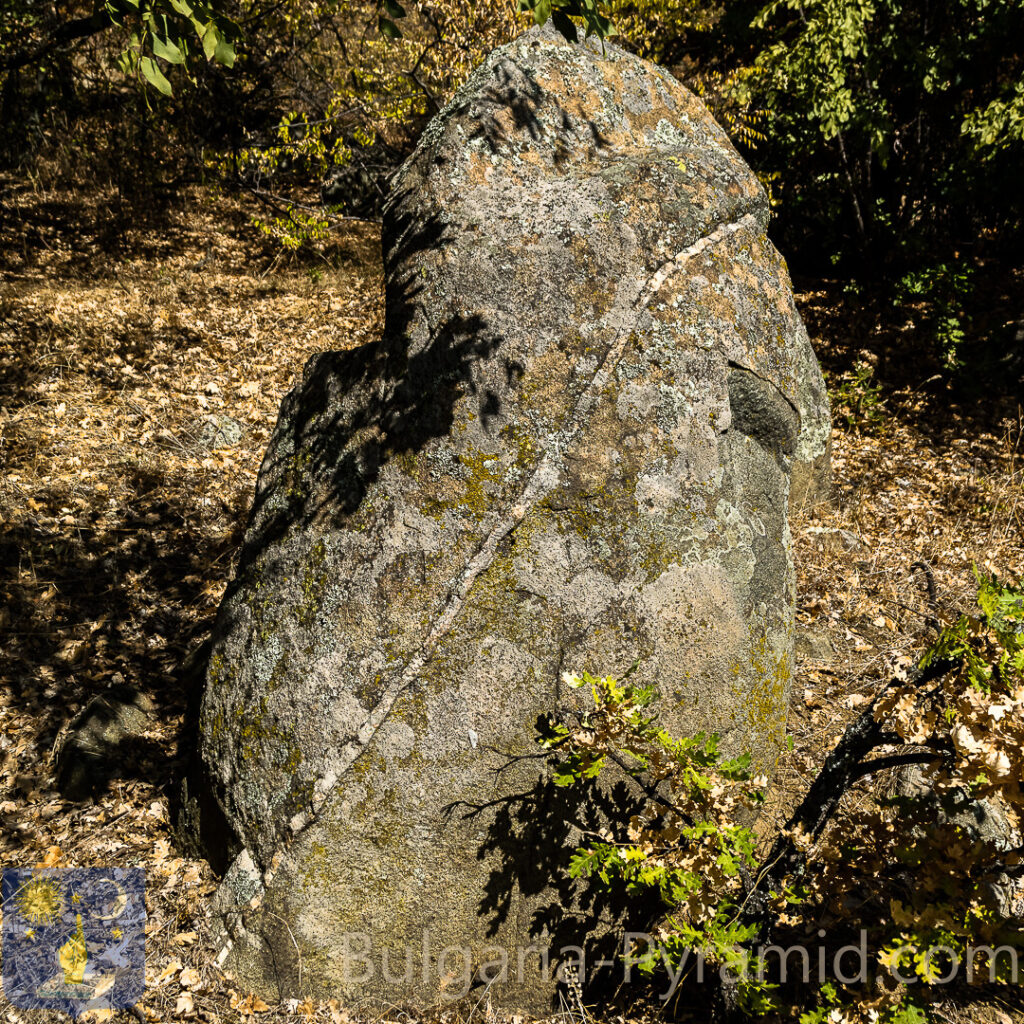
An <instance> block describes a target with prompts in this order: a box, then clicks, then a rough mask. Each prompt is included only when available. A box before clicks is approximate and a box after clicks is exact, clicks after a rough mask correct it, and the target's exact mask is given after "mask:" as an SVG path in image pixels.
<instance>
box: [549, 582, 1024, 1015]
mask: <svg viewBox="0 0 1024 1024" xmlns="http://www.w3.org/2000/svg"><path fill="white" fill-rule="evenodd" d="M977 600H978V606H977V610H976V611H974V612H972V613H971V614H963V615H960V616H959V617H958V618H957V619H956V620H955V621H952V622H947V623H946V624H945V626H944V628H942V629H941V632H940V633H939V636H938V638H937V639H936V640H935V642H934V643H933V644H931V646H930V647H929V648H928V649H927V651H926V652H925V654H924V656H923V657H922V658H921V659H920V661H919V662H918V664H917V665H916V666H914V667H911V668H909V669H907V668H898V669H897V670H896V671H895V673H894V675H893V676H892V678H891V679H889V680H888V681H887V682H885V683H884V684H883V685H882V686H881V687H880V689H879V691H878V693H877V695H876V696H875V698H874V700H872V701H871V703H870V704H869V706H868V707H867V709H866V710H865V711H864V712H863V713H862V714H860V715H859V716H858V717H857V718H856V719H855V720H854V721H853V722H851V723H850V725H849V726H848V727H847V729H846V730H845V732H844V733H843V735H842V737H841V738H840V739H839V741H838V743H837V744H836V746H835V747H834V748H833V750H832V751H831V753H830V754H829V755H828V757H827V758H826V760H825V762H824V765H823V766H822V768H821V771H820V772H819V774H818V775H817V777H816V778H815V779H814V781H813V782H812V783H811V785H810V786H809V787H808V789H807V790H806V792H805V793H804V795H803V797H802V798H801V800H800V801H799V803H798V805H797V807H796V809H795V810H794V811H793V813H792V815H791V816H790V818H789V820H788V821H787V822H786V824H785V825H784V826H783V827H782V828H780V829H778V830H777V831H776V832H774V833H770V834H764V829H763V828H762V829H761V830H757V829H755V823H754V822H753V821H752V816H751V814H750V811H751V810H752V809H754V808H756V807H757V806H758V804H759V803H760V802H761V801H762V799H763V795H764V790H765V787H766V785H767V780H766V779H765V778H764V777H755V776H753V775H752V773H751V770H750V763H751V760H750V757H749V755H745V756H743V757H738V758H737V757H732V758H727V757H725V756H724V755H723V753H722V750H721V743H720V738H719V737H718V736H716V735H705V734H698V735H697V736H693V737H689V738H684V739H680V738H677V737H673V736H671V735H670V734H669V733H667V732H666V731H665V730H664V729H662V728H661V727H660V726H659V725H658V722H657V715H656V713H655V712H654V711H653V710H652V708H653V705H654V702H655V699H656V694H655V692H654V691H653V690H652V689H651V688H644V687H637V686H634V685H632V684H631V683H630V682H629V681H628V678H627V679H626V680H623V681H619V680H617V679H615V678H613V677H610V676H604V677H598V676H592V675H590V674H589V673H587V672H583V673H581V674H579V675H576V674H568V675H566V676H565V677H564V681H565V682H566V683H567V684H568V685H569V686H572V687H575V688H581V689H583V688H586V689H589V691H590V695H591V698H592V702H593V706H592V707H591V708H589V709H588V710H587V711H586V712H585V713H583V714H581V715H578V716H576V717H574V718H573V719H571V720H569V719H562V720H554V719H548V720H547V721H546V722H545V723H544V725H543V728H542V729H541V730H540V736H539V742H540V744H541V746H542V747H543V748H544V749H546V750H547V751H549V752H550V755H551V759H552V773H553V779H554V781H555V783H556V784H557V785H560V786H572V785H576V784H577V783H580V782H582V781H583V780H585V779H594V778H596V777H598V776H600V775H601V774H602V772H605V771H607V770H613V771H618V772H624V773H626V775H628V776H630V777H631V778H632V779H633V781H634V783H635V784H636V785H637V786H638V787H640V789H641V791H642V792H643V793H644V794H645V797H646V804H645V806H644V809H643V810H642V812H641V813H638V814H634V815H633V816H632V817H631V818H630V819H629V820H628V821H615V820H613V821H609V822H608V824H607V826H606V827H605V828H603V829H602V830H601V831H600V834H593V835H588V836H585V842H584V843H583V844H582V845H581V846H580V847H579V848H578V849H577V850H576V852H575V854H574V855H573V858H572V860H571V866H570V872H571V874H572V875H574V876H576V877H587V878H591V879H596V880H597V881H598V882H599V883H600V884H602V885H604V886H607V887H609V888H617V887H625V888H626V889H627V890H628V891H630V892H633V893H637V894H648V895H649V894H657V895H658V896H659V897H660V898H661V901H662V903H663V905H664V907H665V915H664V919H663V920H662V922H661V925H660V927H659V928H658V929H657V930H656V931H655V933H654V935H652V936H648V937H647V938H646V946H645V947H644V948H641V949H635V950H633V951H632V953H631V954H630V959H631V962H632V964H633V965H634V966H638V967H639V968H640V969H641V970H644V971H647V972H648V973H649V974H652V975H654V974H657V973H659V972H667V974H668V976H669V977H670V978H672V977H676V978H677V979H678V976H679V974H680V971H679V968H680V966H681V965H683V964H684V963H685V962H686V959H687V957H688V956H689V955H690V954H692V953H696V954H697V955H698V956H699V957H700V958H701V959H702V961H703V963H704V964H706V965H708V966H709V967H710V968H712V969H711V970H706V971H705V972H704V977H705V978H706V979H707V980H708V983H710V984H714V985H715V986H716V992H715V997H714V1000H713V1005H714V1006H715V1008H716V1010H715V1012H716V1017H717V1018H718V1019H719V1020H741V1019H744V1018H746V1017H748V1016H756V1015H761V1014H766V1013H777V1014H781V1015H782V1016H783V1017H784V1018H791V1019H799V1021H800V1022H801V1024H817V1022H820V1021H825V1020H829V1021H851V1022H852V1021H854V1020H859V1019H861V1018H862V1016H863V1014H864V1013H869V1015H870V1014H874V1016H873V1017H872V1018H871V1019H873V1020H881V1021H891V1022H893V1024H896V1022H906V1021H909V1020H919V1021H925V1020H930V1019H931V1016H930V1013H929V1006H930V1004H932V1003H933V1002H935V1001H936V1000H938V999H939V998H948V997H949V996H950V995H951V994H955V995H957V996H958V997H963V996H964V995H965V993H966V991H967V989H966V986H968V985H970V984H971V983H978V982H979V981H986V982H1008V981H1014V980H1016V978H1015V977H1014V975H1015V974H1016V973H1017V959H1018V950H1019V949H1020V948H1021V946H1022V945H1024V930H1022V929H1021V927H1020V924H1019V915H1018V914H1015V912H1014V910H1013V908H1014V907H1015V906H1017V905H1018V904H1020V903H1021V902H1024V885H1022V878H1024V857H1022V855H1024V846H1022V845H1021V834H1020V819H1021V811H1022V809H1024V792H1022V786H1021V780H1022V778H1024V592H1022V591H1021V589H1020V588H1019V587H1016V586H1008V585H1005V584H1001V583H1000V582H999V581H998V580H996V579H995V578H994V577H982V576H978V598H977ZM610 766H611V767H610ZM909 766H914V769H913V770H914V772H915V776H916V780H917V786H916V788H915V789H914V790H913V791H912V792H911V793H910V795H907V794H906V793H904V794H903V795H897V796H894V797H882V796H877V795H873V794H877V793H878V792H879V787H877V786H876V787H873V788H872V789H871V790H870V791H869V790H867V789H865V787H863V786H858V783H860V782H862V780H864V779H866V778H867V777H869V776H878V775H879V774H880V773H892V772H900V771H902V772H905V771H907V769H908V767H909ZM965 807H967V808H968V809H973V810H975V811H977V809H978V808H983V809H987V810H986V813H987V814H988V816H989V819H990V820H991V821H996V822H998V823H999V828H996V829H993V828H986V829H981V828H976V827H972V825H971V822H970V819H969V817H968V816H966V815H965V813H964V808H965ZM1015 918H1017V919H1016V920H1015ZM851 941H854V942H856V945H853V946H851ZM769 947H771V950H773V951H778V950H779V949H780V948H782V949H790V950H792V949H797V948H800V949H803V950H807V951H809V953H810V956H809V958H808V962H809V963H810V964H811V965H812V973H814V977H808V976H805V977H804V978H803V979H802V981H801V979H800V978H796V979H794V977H793V972H792V971H791V972H790V974H789V976H787V975H786V973H785V970H784V969H782V970H780V968H781V967H782V966H783V961H782V960H781V959H780V957H779V956H778V955H777V953H776V955H775V956H770V955H767V954H768V952H770V950H769ZM843 947H845V949H846V950H849V949H851V948H853V949H857V950H860V949H864V950H865V952H864V953H862V954H861V959H862V969H861V970H860V971H859V972H856V976H852V975H853V973H854V972H852V971H851V970H849V969H848V968H843V967H842V966H841V960H840V959H839V958H838V957H837V952H840V953H841V951H842V950H843ZM819 962H820V963H822V964H828V965H831V967H830V968H829V970H830V971H831V972H832V976H831V977H828V978H818V977H817V968H816V967H815V966H814V965H816V964H818V963H819ZM667 992H668V993H669V994H671V995H673V996H675V997H676V998H680V997H681V995H682V993H681V992H677V991H676V988H675V984H673V985H672V986H671V987H670V988H669V989H668V990H667ZM703 1002H704V1003H705V1005H706V996H705V998H704V1000H703ZM864 1019H866V1018H864Z"/></svg>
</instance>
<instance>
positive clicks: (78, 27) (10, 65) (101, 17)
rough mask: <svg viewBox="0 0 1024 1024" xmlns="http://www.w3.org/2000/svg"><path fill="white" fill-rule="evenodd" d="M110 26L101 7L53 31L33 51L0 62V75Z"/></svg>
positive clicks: (16, 54)
mask: <svg viewBox="0 0 1024 1024" xmlns="http://www.w3.org/2000/svg"><path fill="white" fill-rule="evenodd" d="M112 24H113V22H112V21H111V20H110V15H109V14H107V12H106V11H105V10H103V8H102V7H101V8H100V9H99V10H97V11H94V12H93V13H92V14H90V15H89V16H88V17H87V18H75V19H73V20H72V21H67V22H65V23H64V24H63V25H59V26H58V27H57V28H56V29H54V31H53V32H52V33H51V34H50V37H49V38H48V39H47V40H46V41H45V42H43V43H40V44H39V45H38V46H36V47H35V48H34V49H30V50H22V51H21V52H20V53H15V54H12V55H11V56H9V57H5V58H4V59H3V60H0V74H6V73H9V72H11V71H18V70H20V69H21V68H24V67H28V66H29V65H32V64H38V63H39V62H40V61H41V60H43V59H44V58H45V57H48V56H49V55H50V54H51V53H53V52H54V50H59V49H60V48H61V47H62V46H67V45H68V43H73V42H75V41H76V40H78V39H87V38H88V37H89V36H94V35H96V34H97V33H99V32H102V31H104V29H108V28H110V26H111V25H112Z"/></svg>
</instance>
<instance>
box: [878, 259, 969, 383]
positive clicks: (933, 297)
mask: <svg viewBox="0 0 1024 1024" xmlns="http://www.w3.org/2000/svg"><path fill="white" fill-rule="evenodd" d="M974 287H975V270H974V267H972V266H971V265H970V264H963V263H952V262H950V263H939V264H935V265H929V266H923V267H919V268H917V269H916V270H911V271H909V272H908V273H906V274H904V275H903V276H902V277H901V278H900V279H899V281H898V282H897V284H896V289H895V291H896V294H895V297H894V299H893V303H894V305H896V306H897V307H901V306H908V305H912V304H916V305H917V307H918V308H922V307H923V310H924V312H925V318H926V324H927V327H928V328H929V329H930V331H931V333H932V336H933V338H934V344H935V349H936V351H937V352H938V353H939V354H940V355H941V358H942V361H943V364H944V365H945V366H946V368H947V369H950V370H954V369H957V368H958V367H961V366H962V365H963V357H962V354H961V346H962V345H963V344H964V342H965V340H966V339H967V336H968V331H969V329H970V314H969V312H968V310H969V308H970V300H971V298H972V296H973V294H974Z"/></svg>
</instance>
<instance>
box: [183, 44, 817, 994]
mask: <svg viewBox="0 0 1024 1024" xmlns="http://www.w3.org/2000/svg"><path fill="white" fill-rule="evenodd" d="M767 220H768V207H767V203H766V200H765V196H764V194H763V192H762V190H761V188H760V186H759V184H758V182H757V180H756V178H755V177H754V175H753V174H752V173H751V171H750V170H749V169H748V168H747V167H746V165H745V164H744V163H743V161H742V160H741V159H740V157H739V156H738V154H737V153H736V152H735V150H734V149H733V148H732V146H731V145H730V144H729V142H728V140H727V139H726V136H725V135H724V134H723V132H722V131H721V129H719V127H718V126H717V125H716V124H715V122H714V121H713V120H712V118H711V116H710V115H709V114H708V112H707V111H706V110H705V108H704V107H703V106H702V104H701V103H700V102H699V100H697V99H696V98H695V97H694V96H692V95H691V94H690V93H689V92H687V91H686V90H685V89H684V88H683V87H682V86H680V85H679V84H678V83H677V82H676V81H675V80H674V79H673V78H672V77H671V76H669V75H668V74H667V73H666V72H663V71H661V70H659V69H658V68H656V67H653V66H652V65H650V64H647V63H644V62H642V61H640V60H638V59H636V58H634V57H632V56H630V55H628V54H626V53H625V52H623V51H621V50H619V49H617V48H616V47H614V46H609V47H608V48H607V53H606V54H602V52H601V49H600V46H589V45H582V44H581V45H570V44H567V43H565V42H564V41H563V40H561V38H560V37H558V36H556V35H554V34H551V33H549V32H540V31H537V30H532V31H531V32H528V33H526V34H525V35H524V36H522V37H521V38H520V39H518V40H517V41H516V42H514V43H512V44H510V45H508V46H505V47H502V48H500V49H498V50H496V51H495V52H494V53H492V54H491V55H490V57H489V58H488V59H487V60H486V61H485V63H484V64H483V65H482V66H481V67H480V68H479V69H478V70H477V71H476V72H475V73H474V74H473V76H472V77H471V78H470V79H469V81H468V82H467V83H466V84H465V86H464V87H463V88H462V89H460V90H459V92H458V93H457V95H456V96H455V97H454V99H453V100H452V102H451V103H449V104H448V106H446V107H445V109H444V110H443V111H442V112H441V113H440V114H439V115H438V116H437V117H436V118H435V119H434V121H433V122H432V123H431V124H430V125H429V126H428V128H427V129H426V131H425V132H424V134H423V137H422V139H421V141H420V143H419V146H418V148H417V149H416V151H415V153H414V154H413V156H412V157H411V158H410V159H409V160H408V162H407V163H406V164H405V165H404V167H403V168H402V170H401V171H400V172H399V173H398V175H397V177H396V179H395V181H394V184H393V191H392V195H391V198H390V200H389V202H388V205H387V208H386V211H385V220H384V251H385V261H386V279H387V313H386V325H385V332H384V336H383V338H382V340H380V341H379V342H377V343H374V344H371V345H366V346H363V347H361V348H359V349H355V350H352V351H344V352H334V353H326V354H323V355H321V356H318V357H316V358H314V359H313V360H311V361H310V363H309V365H308V366H307V368H306V371H305V376H304V379H303V382H302V383H301V385H299V386H298V387H297V388H296V389H295V390H294V391H293V392H292V393H291V394H290V395H289V396H288V397H287V398H286V399H285V401H284V404H283V406H282V409H281V415H280V419H279V422H278V425H277V429H276V432H275V434H274V437H273V440H272V442H271V445H270V448H269V450H268V452H267V455H266V459H265V461H264V464H263V468H262V471H261V474H260V480H259V485H258V488H257V494H256V499H255V508H254V511H253V515H252V519H251V522H250V525H249V528H248V534H247V539H246V544H245V547H244V551H243V554H242V558H241V564H240V567H239V571H238V576H237V579H236V581H235V583H234V584H233V585H232V587H231V589H230V591H229V593H228V595H227V596H226V598H225V600H224V603H223V606H222V608H221V612H220V616H219V619H218V622H217V626H216V630H215V634H214V643H213V648H212V655H211V659H210V662H209V668H208V671H207V679H206V690H205V696H204V701H203V706H202V712H201V722H200V725H201V746H202V755H203V760H204V762H205V765H206V772H207V775H208V783H209V785H210V786H211V787H212V788H213V791H214V792H215V794H216V796H217V799H218V801H219V802H220V804H221V806H222V808H223V812H224V814H225V816H226V818H227V820H228V822H229V824H230V826H231V828H232V830H233V831H234V832H235V833H236V835H237V836H238V837H239V839H240V842H241V847H242V849H241V852H240V853H239V855H238V857H237V858H236V859H235V861H234V863H233V865H232V867H231V868H230V870H229V871H228V873H227V875H226V877H225V881H224V883H223V885H222V887H221V891H220V894H219V897H218V909H219V913H220V914H221V918H222V921H223V923H224V928H225V930H224V933H223V941H224V943H225V945H224V960H225V961H226V962H227V964H228V965H229V966H230V967H231V969H232V970H233V971H234V972H235V974H236V975H238V976H239V978H240V980H241V981H242V982H243V983H244V984H246V985H248V986H250V987H253V988H256V989H257V990H259V991H264V992H265V991H267V990H269V991H270V992H271V993H274V992H275V991H279V992H281V994H283V995H286V996H299V997H301V996H302V995H303V994H305V993H307V992H312V993H313V994H315V995H322V996H333V997H338V998H341V999H342V1000H344V1001H348V1002H349V1003H352V1004H355V1003H359V1002H361V1001H364V1000H366V1001H369V1002H370V1003H376V1004H377V1005H380V1004H383V1003H388V1002H390V1003H402V1002H405V1001H409V1002H412V1003H418V1004H421V1005H422V1004H424V1003H432V1002H434V1001H436V1000H437V999H438V998H439V997H446V996H448V995H457V994H459V993H460V992H461V990H462V988H463V981H464V980H465V978H464V974H467V972H468V975H471V976H472V980H474V981H475V982H477V983H479V982H481V979H483V980H486V979H487V978H488V977H490V976H491V975H493V974H494V973H496V972H495V969H494V968H493V967H492V968H491V969H490V974H488V971H487V970H485V969H484V965H485V963H486V962H488V961H493V960H494V959H495V949H494V947H495V946H496V945H500V946H503V947H504V948H505V949H507V950H508V951H509V958H510V959H509V970H508V979H507V980H505V981H502V980H498V981H496V982H494V983H493V984H492V985H491V988H490V989H489V994H490V996H491V997H492V998H493V999H495V1001H496V1002H498V1003H501V1004H503V1005H505V1006H508V1007H523V1008H534V1009H544V1008H546V1007H547V1006H548V1003H549V1000H550V998H551V995H552V991H553V986H552V984H551V983H549V982H547V981H545V979H544V977H543V971H542V970H541V969H540V968H536V969H534V967H536V965H534V961H533V960H532V959H530V958H529V957H527V958H526V961H525V962H526V968H525V971H524V972H523V973H522V974H521V973H520V972H519V971H518V970H517V967H518V966H519V962H520V960H521V959H522V958H523V950H524V948H525V947H527V946H528V945H529V944H530V943H531V941H532V942H534V943H536V944H538V945H541V946H543V945H544V944H545V943H546V942H548V941H551V940H553V938H554V937H555V936H556V934H559V935H567V934H569V933H568V932H566V930H565V928H564V927H562V926H564V924H565V921H566V920H567V918H566V917H565V914H564V911H565V906H564V905H562V903H563V900H562V897H561V896H559V897H558V898H555V899H553V898H552V891H551V890H550V889H548V888H546V881H547V876H546V874H545V872H546V870H547V869H546V868H545V866H544V865H543V864H542V860H543V858H544V857H545V856H546V855H547V854H550V853H557V852H559V851H552V850H550V849H548V848H547V847H548V846H550V845H551V843H553V842H554V840H553V839H552V836H553V835H554V833H551V834H548V833H544V834H543V835H541V834H534V833H532V832H531V831H530V830H529V828H526V829H525V830H524V829H523V828H521V827H520V824H519V822H520V819H519V818H518V817H517V815H516V812H515V810H514V808H515V800H511V799H508V798H509V797H511V796H512V795H513V794H519V793H523V792H527V791H532V792H533V793H534V795H535V797H537V795H538V794H540V795H541V797H542V796H543V793H544V792H545V791H544V789H543V785H541V784H539V783H538V781H537V780H538V775H539V772H540V768H539V765H538V762H537V761H536V760H524V759H520V760H513V761H511V762H510V760H509V759H510V758H515V757H516V756H517V755H529V754H531V753H534V752H535V751H536V747H535V745H534V742H533V737H534V726H535V722H536V720H537V717H538V715H540V714H541V713H542V712H545V711H551V710H553V709H558V708H559V707H562V708H564V707H566V706H568V704H569V702H570V700H575V699H577V697H576V695H573V696H572V697H570V696H569V695H568V694H566V693H563V692H561V684H560V682H559V680H560V674H561V672H562V671H564V670H569V669H571V670H576V669H582V668H588V669H590V670H591V671H595V672H600V673H611V674H619V675H621V674H622V673H624V672H625V671H626V670H627V669H629V667H630V666H631V665H633V664H634V663H635V662H636V663H638V668H637V670H636V676H635V678H638V679H639V680H643V681H650V682H654V683H656V684H657V685H658V687H659V689H660V693H661V702H662V703H661V706H662V712H663V716H664V720H665V722H666V723H667V724H668V725H669V726H670V727H672V728H674V729H676V730H679V731H686V732H693V731H696V730H698V729H708V730H714V731H718V732H721V733H723V734H724V735H725V737H726V744H727V746H728V747H729V748H730V749H732V750H735V751H738V750H740V749H743V748H753V749H754V750H755V752H757V753H758V755H759V756H760V757H761V759H762V760H763V761H764V762H769V761H770V760H771V758H772V757H773V752H774V750H775V747H776V744H777V743H778V742H779V740H780V739H781V737H782V735H783V730H784V722H785V710H786V705H787V698H788V693H789V676H790V667H791V660H792V649H793V599H794V593H793V586H794V584H793V569H792V563H791V558H790V538H789V531H788V527H787V512H788V505H789V501H790V490H791V478H792V477H793V475H794V474H796V475H798V476H799V480H800V488H801V491H802V498H806V497H807V495H810V496H811V497H812V498H813V497H816V496H820V495H821V494H822V493H823V492H824V490H825V488H827V475H828V438H829V426H830V424H829V410H828V403H827V398H826V393H825V389H824V386H823V383H822V377H821V373H820V371H819V368H818V364H817V362H816V360H815V357H814V354H813V352H812V350H811V347H810V345H809V342H808V339H807V334H806V332H805V331H804V328H803V326H802V325H801V322H800V319H799V316H798V314H797V311H796V309H795V307H794V303H793V297H792V294H791V291H790V285H789V281H788V277H787V273H786V269H785V264H784V263H783V261H782V259H781V258H780V256H779V254H778V253H777V252H776V251H775V249H774V248H773V246H772V244H771V243H770V242H769V241H768V239H767V237H766V234H765V227H766V223H767ZM499 769H503V770H499ZM541 797H538V803H537V806H541V807H542V808H543V807H547V806H548V805H547V804H545V803H544V799H542V798H541ZM481 804H487V805H488V806H487V807H485V808H483V809H481V810H480V812H479V813H477V814H471V813H469V812H470V810H471V809H472V806H473V805H481ZM516 843H518V844H519V845H518V846H517V845H516ZM560 927H562V930H561V932H559V928H560ZM582 939H583V936H582V935H576V936H575V940H576V941H579V942H580V944H581V945H582ZM445 947H457V948H458V950H459V951H464V954H465V961H463V960H462V959H460V955H461V954H460V953H452V951H450V950H449V953H448V954H447V955H446V956H442V955H441V953H442V951H443V950H444V949H445ZM530 956H531V957H532V956H533V954H530ZM385 958H386V962H385ZM554 959H557V950H555V951H554V953H553V960H554ZM407 965H409V966H408V967H407ZM531 965H533V967H531ZM387 975H389V976H390V980H389V977H388V976H387ZM474 991H475V992H476V993H480V992H482V991H483V988H482V987H480V988H477V989H475V990H474Z"/></svg>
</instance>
